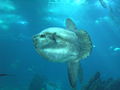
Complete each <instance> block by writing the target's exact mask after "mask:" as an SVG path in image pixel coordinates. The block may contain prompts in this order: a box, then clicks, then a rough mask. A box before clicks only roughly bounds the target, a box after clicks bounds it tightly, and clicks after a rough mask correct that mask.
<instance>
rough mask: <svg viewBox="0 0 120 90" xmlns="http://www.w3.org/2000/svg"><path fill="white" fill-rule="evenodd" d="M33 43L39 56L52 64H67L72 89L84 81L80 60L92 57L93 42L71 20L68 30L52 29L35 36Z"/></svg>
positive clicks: (67, 20) (68, 23) (67, 25)
mask: <svg viewBox="0 0 120 90" xmlns="http://www.w3.org/2000/svg"><path fill="white" fill-rule="evenodd" d="M33 43H34V46H35V49H36V51H37V52H38V54H39V55H41V56H43V57H45V58H46V60H49V61H52V62H65V63H66V64H67V70H68V78H69V82H70V85H71V87H72V88H73V89H74V88H76V85H77V81H78V80H80V81H82V78H83V77H82V76H83V75H82V73H83V70H82V68H81V65H80V60H82V59H85V58H86V57H87V56H89V55H90V52H91V50H92V42H91V39H90V36H89V35H88V33H87V32H86V31H84V30H79V29H77V28H76V25H75V23H74V22H73V21H72V20H71V19H69V18H68V19H66V28H60V27H50V28H47V29H44V30H43V31H41V32H40V33H38V34H36V35H34V36H33Z"/></svg>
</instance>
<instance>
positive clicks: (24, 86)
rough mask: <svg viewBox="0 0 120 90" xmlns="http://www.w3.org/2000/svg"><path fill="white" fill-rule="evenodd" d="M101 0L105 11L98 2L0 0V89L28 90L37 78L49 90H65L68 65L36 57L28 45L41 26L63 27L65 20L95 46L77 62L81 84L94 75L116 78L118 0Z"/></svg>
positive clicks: (119, 57) (118, 60)
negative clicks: (85, 33)
mask: <svg viewBox="0 0 120 90" xmlns="http://www.w3.org/2000/svg"><path fill="white" fill-rule="evenodd" d="M75 1H76V2H75ZM101 1H103V2H104V3H105V5H106V6H107V8H104V7H103V6H102V4H101V3H100V1H99V0H0V73H6V74H8V75H7V76H0V90H28V88H29V87H30V83H31V82H32V79H33V78H34V77H35V75H36V74H39V75H40V76H41V78H43V79H44V80H43V82H45V83H48V84H49V83H52V85H51V84H49V86H51V88H52V87H53V86H57V87H61V88H62V89H60V90H70V85H69V81H68V77H67V70H66V68H67V65H66V64H65V63H53V62H49V61H47V60H46V59H44V58H43V57H41V56H39V55H38V54H37V53H36V51H35V49H34V46H33V42H32V36H33V35H34V34H37V33H39V32H40V31H42V30H43V29H45V28H48V27H52V26H55V27H63V28H65V20H66V18H68V17H69V18H71V19H72V20H73V21H74V22H75V23H76V26H77V27H78V28H79V29H83V30H86V31H87V32H88V33H89V35H90V36H91V40H92V42H93V46H94V47H93V50H92V53H91V55H90V56H89V57H88V58H86V59H84V60H81V64H82V67H83V70H84V81H83V83H86V82H87V81H88V80H89V79H90V78H91V77H92V76H93V75H94V74H95V73H96V72H100V73H101V74H102V77H103V78H104V79H107V78H109V77H112V78H115V79H117V78H120V71H119V68H120V35H119V33H120V6H119V4H120V1H119V0H114V1H112V0H101ZM36 83H37V82H36ZM78 87H80V84H78ZM63 88H64V89H63ZM33 90H35V89H33ZM41 90H42V89H41ZM48 90H53V89H48ZM55 90H57V89H55ZM58 90H59V89H58Z"/></svg>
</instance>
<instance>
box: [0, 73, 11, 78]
mask: <svg viewBox="0 0 120 90" xmlns="http://www.w3.org/2000/svg"><path fill="white" fill-rule="evenodd" d="M4 76H9V74H5V73H0V77H4Z"/></svg>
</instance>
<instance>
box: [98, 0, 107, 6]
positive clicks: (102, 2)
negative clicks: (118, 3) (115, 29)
mask: <svg viewBox="0 0 120 90" xmlns="http://www.w3.org/2000/svg"><path fill="white" fill-rule="evenodd" d="M99 2H100V4H101V6H102V7H103V8H107V4H106V3H105V1H104V0H99Z"/></svg>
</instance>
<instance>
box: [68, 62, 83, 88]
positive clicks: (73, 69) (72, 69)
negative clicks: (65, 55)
mask: <svg viewBox="0 0 120 90" xmlns="http://www.w3.org/2000/svg"><path fill="white" fill-rule="evenodd" d="M68 78H69V82H70V85H71V87H72V88H73V89H75V88H76V86H77V81H78V79H80V82H81V81H82V79H83V70H82V68H81V66H80V63H79V62H69V63H68Z"/></svg>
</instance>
